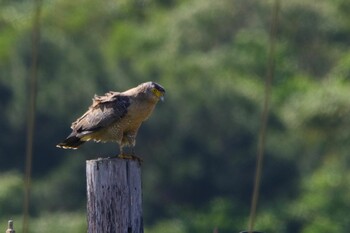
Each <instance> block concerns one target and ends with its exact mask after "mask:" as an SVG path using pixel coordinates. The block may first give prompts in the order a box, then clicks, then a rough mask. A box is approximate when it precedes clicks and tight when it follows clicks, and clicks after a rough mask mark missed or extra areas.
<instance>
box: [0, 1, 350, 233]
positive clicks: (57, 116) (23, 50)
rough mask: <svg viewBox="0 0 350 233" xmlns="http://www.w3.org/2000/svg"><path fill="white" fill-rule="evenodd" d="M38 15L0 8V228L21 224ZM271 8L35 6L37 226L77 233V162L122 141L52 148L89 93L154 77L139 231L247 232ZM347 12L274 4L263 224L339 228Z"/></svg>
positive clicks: (338, 6)
mask: <svg viewBox="0 0 350 233" xmlns="http://www.w3.org/2000/svg"><path fill="white" fill-rule="evenodd" d="M33 9H34V8H33V2H32V1H1V2H0V27H1V31H0V70H1V73H0V99H1V101H0V108H1V111H2V114H1V120H0V128H1V129H2V134H1V136H0V137H1V140H0V168H1V169H2V171H3V173H2V174H1V175H0V211H1V212H0V218H1V220H2V221H3V219H4V218H9V217H11V216H20V215H21V208H22V204H21V203H22V197H23V186H22V185H23V183H22V172H23V167H24V159H23V158H24V156H23V154H24V151H25V136H24V135H25V130H26V126H25V125H26V120H25V119H26V118H25V116H26V113H27V109H26V107H27V104H28V103H27V99H28V77H29V72H30V65H31V56H32V51H31V27H32V25H31V23H32V16H33ZM271 9H272V5H271V2H270V1H267V2H263V1H256V0H251V1H245V0H234V1H232V0H222V1H211V0H182V1H172V0H154V1H126V0H121V1H106V2H104V3H100V2H98V1H92V0H88V1H68V0H50V1H43V7H42V18H41V30H40V31H41V37H40V51H39V70H38V75H39V76H38V92H37V115H36V119H37V121H36V129H35V138H34V142H35V145H34V160H33V178H34V179H33V185H32V205H31V211H30V212H31V214H32V219H31V226H32V227H33V230H32V231H33V232H44V231H45V232H48V231H50V232H62V231H66V232H85V231H86V225H85V217H84V213H83V212H84V211H85V201H86V200H85V172H84V166H85V163H84V161H85V160H86V159H90V158H95V157H97V156H110V155H114V153H116V146H115V145H113V144H103V145H101V144H98V145H94V144H92V143H90V144H86V145H84V147H82V148H81V149H79V150H78V151H63V150H59V149H56V148H55V147H54V145H55V144H57V143H58V142H59V141H60V140H62V139H63V138H64V137H65V136H66V135H67V134H68V133H69V124H70V122H71V121H73V120H74V119H75V118H76V117H78V116H79V115H80V114H81V113H82V112H83V111H85V110H86V108H87V107H88V105H89V104H90V103H91V100H90V98H91V97H92V96H93V95H94V94H95V93H96V94H103V93H104V92H107V91H109V90H116V91H122V90H125V89H127V88H130V87H132V86H135V85H137V84H138V83H140V82H144V81H149V80H153V81H157V82H159V83H161V84H162V85H163V86H164V87H165V88H166V90H167V96H166V102H165V103H160V104H158V106H157V108H156V110H155V113H154V114H153V116H152V117H151V118H150V119H149V120H148V121H147V122H145V124H143V126H142V127H141V129H140V132H139V135H138V143H137V152H138V153H139V154H141V156H143V157H144V160H145V161H146V162H145V163H144V166H143V178H144V183H143V189H144V190H143V193H144V195H143V196H144V213H145V216H144V218H145V224H146V231H147V232H155V233H158V232H169V233H172V232H173V233H187V232H191V233H196V232H212V231H213V229H214V228H217V229H218V230H219V232H220V233H226V232H239V231H241V230H244V229H245V228H246V224H247V219H248V215H249V210H250V201H251V193H252V185H253V177H254V172H255V170H254V169H255V156H256V144H257V135H258V131H259V128H260V115H261V111H262V103H263V98H264V78H265V77H266V65H267V60H268V46H269V25H270V20H271V12H272V10H271ZM349 9H350V8H349V3H348V1H346V0H337V1H331V0H321V1H318V2H317V3H315V2H305V1H301V0H291V1H288V2H285V1H283V2H281V12H280V17H279V22H278V31H277V40H276V44H275V65H276V70H275V78H274V80H273V87H272V93H271V105H270V117H269V122H268V133H267V141H266V155H265V161H264V170H263V177H262V183H261V190H260V194H261V195H260V199H259V206H258V216H257V222H256V228H257V230H261V231H264V232H284V233H297V232H301V233H313V232H315V233H316V232H318V233H319V232H336V231H339V232H340V231H346V230H347V229H349V224H348V222H347V220H346V217H344V216H347V215H348V213H349V211H348V209H349V206H348V204H347V203H349V200H348V197H349V190H348V188H347V187H348V185H347V184H348V182H349V180H348V178H349V172H348V170H349V160H348V159H347V155H348V151H349V149H350V148H349V145H348V139H349V136H350V135H349V132H350V129H349V125H350V124H349V123H350V122H349V119H350V116H349V114H350V111H349V109H350V92H349V89H350V81H349V77H350V70H349V67H350V66H349V65H350V57H349V47H348V41H349V39H350V37H349V35H350V33H349V32H350V24H349V22H350V20H349V16H350V14H349ZM13 170H15V172H12V171H13ZM44 217H45V218H44ZM16 222H20V219H17V220H16ZM63 223H65V224H63ZM4 224H5V222H4ZM65 227H66V228H65ZM34 229H36V230H34ZM48 229H49V230H48ZM16 230H17V231H20V228H17V227H16Z"/></svg>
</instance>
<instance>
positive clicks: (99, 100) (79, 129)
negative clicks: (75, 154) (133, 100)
mask: <svg viewBox="0 0 350 233" xmlns="http://www.w3.org/2000/svg"><path fill="white" fill-rule="evenodd" d="M92 100H93V102H92V105H91V106H90V108H89V110H88V111H87V112H86V113H85V114H84V115H83V116H81V117H80V118H79V119H77V120H76V121H75V122H73V123H72V126H71V128H72V129H73V132H74V131H75V132H76V133H78V134H82V135H84V134H88V133H92V132H94V131H97V130H99V129H102V128H105V127H107V126H109V125H110V124H111V123H113V122H115V121H118V120H119V119H121V118H123V117H124V116H125V115H126V114H127V111H128V107H129V105H130V98H129V97H128V96H126V95H123V94H121V93H119V92H108V93H106V94H105V95H103V96H97V95H95V97H94V98H93V99H92Z"/></svg>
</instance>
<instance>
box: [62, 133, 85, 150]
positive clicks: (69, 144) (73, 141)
mask: <svg viewBox="0 0 350 233" xmlns="http://www.w3.org/2000/svg"><path fill="white" fill-rule="evenodd" d="M84 142H85V141H82V140H81V139H80V138H79V137H77V136H75V135H73V133H72V134H71V135H69V136H68V137H67V138H66V139H65V140H64V141H63V142H61V143H59V144H57V145H56V147H59V148H63V149H73V150H75V149H78V147H79V146H80V145H81V144H83V143H84Z"/></svg>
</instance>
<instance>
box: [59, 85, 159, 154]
mask: <svg viewBox="0 0 350 233" xmlns="http://www.w3.org/2000/svg"><path fill="white" fill-rule="evenodd" d="M164 94H165V90H164V88H163V87H162V86H161V85H159V84H157V83H155V82H146V83H142V84H140V85H138V86H137V87H134V88H132V89H129V90H127V91H125V92H113V91H111V92H108V93H106V94H105V95H103V96H96V95H95V97H94V98H93V101H92V105H91V106H90V107H89V109H88V111H87V112H85V113H84V114H83V115H82V116H81V117H80V118H78V119H77V120H76V121H75V122H73V123H72V125H71V129H72V132H71V134H70V135H69V136H68V137H67V138H66V139H65V140H64V141H63V142H61V143H59V144H58V145H57V147H60V148H64V149H77V148H78V147H79V146H81V144H83V143H85V142H86V141H90V140H94V141H96V142H107V141H115V142H117V143H118V144H119V147H120V155H123V147H124V146H128V147H130V148H131V153H132V154H134V153H135V151H134V147H135V143H136V140H135V138H136V135H137V132H138V129H139V128H140V126H141V124H142V122H143V121H145V120H146V119H147V118H148V117H149V116H150V115H151V114H152V112H153V110H154V107H155V106H156V104H157V103H158V101H159V100H163V98H164Z"/></svg>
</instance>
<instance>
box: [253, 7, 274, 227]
mask: <svg viewBox="0 0 350 233" xmlns="http://www.w3.org/2000/svg"><path fill="white" fill-rule="evenodd" d="M279 11H280V2H279V0H275V2H274V4H273V9H272V19H271V26H270V36H269V37H270V38H269V49H268V63H267V72H266V80H265V96H264V106H263V112H262V115H261V123H260V131H259V138H258V148H257V161H256V171H255V180H254V190H253V196H252V202H251V209H250V216H249V223H248V230H249V232H252V231H253V229H254V225H255V218H256V209H257V204H258V199H259V189H260V180H261V172H262V168H263V159H264V151H265V142H266V129H267V121H268V117H269V102H270V95H271V86H272V80H273V78H274V71H275V42H276V32H277V23H278V13H279Z"/></svg>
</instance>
